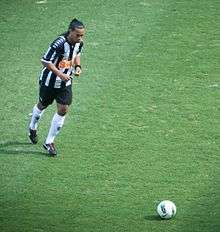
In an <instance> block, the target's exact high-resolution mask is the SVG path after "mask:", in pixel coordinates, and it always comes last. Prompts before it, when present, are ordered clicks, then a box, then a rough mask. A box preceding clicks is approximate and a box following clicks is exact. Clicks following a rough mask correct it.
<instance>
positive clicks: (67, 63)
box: [58, 59, 72, 69]
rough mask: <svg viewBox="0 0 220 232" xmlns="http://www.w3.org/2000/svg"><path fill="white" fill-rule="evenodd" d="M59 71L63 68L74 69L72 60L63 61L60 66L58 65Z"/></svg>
mask: <svg viewBox="0 0 220 232" xmlns="http://www.w3.org/2000/svg"><path fill="white" fill-rule="evenodd" d="M58 67H59V69H62V68H67V69H69V68H71V67H72V61H71V60H65V59H63V60H61V61H60V63H59V65H58Z"/></svg>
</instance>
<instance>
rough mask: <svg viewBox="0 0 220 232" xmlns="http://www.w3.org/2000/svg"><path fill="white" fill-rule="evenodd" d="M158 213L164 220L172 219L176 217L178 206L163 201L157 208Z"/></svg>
mask: <svg viewBox="0 0 220 232" xmlns="http://www.w3.org/2000/svg"><path fill="white" fill-rule="evenodd" d="M157 213H158V214H159V216H160V217H161V218H163V219H170V218H172V217H174V216H175V215H176V206H175V204H174V203H173V202H172V201H168V200H165V201H161V202H160V203H159V204H158V206H157Z"/></svg>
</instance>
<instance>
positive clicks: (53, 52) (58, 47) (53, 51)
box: [41, 37, 71, 82]
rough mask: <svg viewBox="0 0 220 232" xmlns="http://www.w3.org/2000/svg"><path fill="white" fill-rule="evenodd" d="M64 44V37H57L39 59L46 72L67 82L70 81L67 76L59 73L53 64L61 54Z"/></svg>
mask: <svg viewBox="0 0 220 232" xmlns="http://www.w3.org/2000/svg"><path fill="white" fill-rule="evenodd" d="M64 43H65V38H64V37H58V38H57V39H56V40H54V41H53V43H52V44H51V45H50V47H49V48H48V50H47V52H46V53H45V54H44V56H43V57H42V59H41V62H42V64H43V66H44V67H46V68H47V69H48V70H50V71H52V72H53V73H54V74H55V75H56V76H58V77H60V78H61V79H62V80H63V81H65V82H67V81H69V80H70V79H71V77H70V76H69V75H68V74H65V73H63V72H61V71H60V70H59V69H58V68H57V67H56V66H55V65H54V64H53V62H54V60H56V59H57V58H58V57H59V55H60V54H61V52H62V49H63V46H64Z"/></svg>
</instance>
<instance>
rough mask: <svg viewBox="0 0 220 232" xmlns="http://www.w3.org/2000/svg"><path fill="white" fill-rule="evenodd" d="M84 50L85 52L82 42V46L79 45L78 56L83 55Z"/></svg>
mask: <svg viewBox="0 0 220 232" xmlns="http://www.w3.org/2000/svg"><path fill="white" fill-rule="evenodd" d="M82 50H83V42H80V45H79V49H78V51H77V54H76V55H77V56H80V55H81V53H82Z"/></svg>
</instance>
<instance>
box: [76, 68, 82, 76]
mask: <svg viewBox="0 0 220 232" xmlns="http://www.w3.org/2000/svg"><path fill="white" fill-rule="evenodd" d="M81 72H82V70H81V68H80V67H76V70H75V73H74V75H75V76H77V77H79V76H80V74H81Z"/></svg>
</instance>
